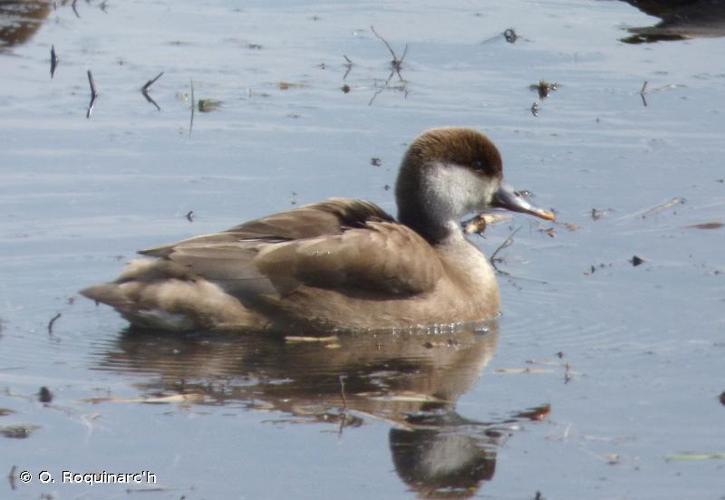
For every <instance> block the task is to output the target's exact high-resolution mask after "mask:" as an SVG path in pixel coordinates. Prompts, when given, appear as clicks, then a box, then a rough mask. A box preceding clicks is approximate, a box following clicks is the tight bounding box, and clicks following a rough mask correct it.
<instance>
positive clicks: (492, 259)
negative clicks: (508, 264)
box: [488, 226, 522, 274]
mask: <svg viewBox="0 0 725 500" xmlns="http://www.w3.org/2000/svg"><path fill="white" fill-rule="evenodd" d="M521 227H522V226H519V227H517V228H516V229H514V230H513V231H511V234H509V235H508V238H506V239H505V240H504V241H503V243H501V244H500V245H499V246H498V248H497V249H496V250H494V251H493V253H492V254H491V257H489V259H488V260H489V261H490V262H491V265H492V266H493V268H494V269H495V270H496V271H497V272H499V273H503V271H501V270H500V269H499V268H498V267H496V262H502V261H503V259H497V258H496V255H498V253H499V252H500V251H501V250H503V249H504V248H508V247H510V246H511V245H512V244H513V242H514V236H515V235H516V233H518V232H519V231H520V230H521ZM504 274H505V273H504Z"/></svg>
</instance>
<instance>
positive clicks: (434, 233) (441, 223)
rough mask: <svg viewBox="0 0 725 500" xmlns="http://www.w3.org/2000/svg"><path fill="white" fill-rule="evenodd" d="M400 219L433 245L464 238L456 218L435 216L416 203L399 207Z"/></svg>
mask: <svg viewBox="0 0 725 500" xmlns="http://www.w3.org/2000/svg"><path fill="white" fill-rule="evenodd" d="M398 221H399V222H400V223H401V224H405V225H406V226H408V227H409V228H411V229H413V230H414V231H415V232H416V233H418V234H419V235H421V236H422V237H423V238H425V240H426V241H427V242H428V243H430V244H431V245H439V244H442V243H443V242H446V241H451V240H456V239H463V238H464V237H463V232H462V231H461V228H460V224H459V223H458V222H457V221H456V220H454V219H449V218H439V217H435V216H433V215H432V214H431V212H430V211H429V210H425V209H423V208H422V207H420V206H419V204H416V203H414V204H412V205H410V206H402V207H399V209H398Z"/></svg>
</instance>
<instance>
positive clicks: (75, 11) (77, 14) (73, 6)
mask: <svg viewBox="0 0 725 500" xmlns="http://www.w3.org/2000/svg"><path fill="white" fill-rule="evenodd" d="M77 3H78V0H73V3H71V4H70V6H71V8H72V9H73V14H75V15H76V17H77V18H78V19H80V18H81V15H80V14H79V13H78V7H76V4H77Z"/></svg>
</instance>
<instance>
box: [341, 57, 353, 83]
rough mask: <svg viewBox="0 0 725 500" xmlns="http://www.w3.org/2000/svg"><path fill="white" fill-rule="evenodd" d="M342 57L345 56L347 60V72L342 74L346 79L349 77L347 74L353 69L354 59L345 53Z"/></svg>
mask: <svg viewBox="0 0 725 500" xmlns="http://www.w3.org/2000/svg"><path fill="white" fill-rule="evenodd" d="M342 57H344V58H345V61H346V62H345V68H346V70H345V74H344V75H343V76H342V79H343V80H344V79H345V78H347V75H349V74H350V71H352V66H353V63H352V60H351V59H350V58H349V57H347V56H346V55H345V54H343V55H342Z"/></svg>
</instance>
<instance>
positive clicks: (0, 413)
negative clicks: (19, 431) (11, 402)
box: [0, 408, 15, 417]
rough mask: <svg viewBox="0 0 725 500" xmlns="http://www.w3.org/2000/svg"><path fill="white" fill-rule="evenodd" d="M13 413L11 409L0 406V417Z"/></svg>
mask: <svg viewBox="0 0 725 500" xmlns="http://www.w3.org/2000/svg"><path fill="white" fill-rule="evenodd" d="M13 413H15V412H14V411H13V410H9V409H8V408H0V417H6V416H8V415H12V414H13Z"/></svg>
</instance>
